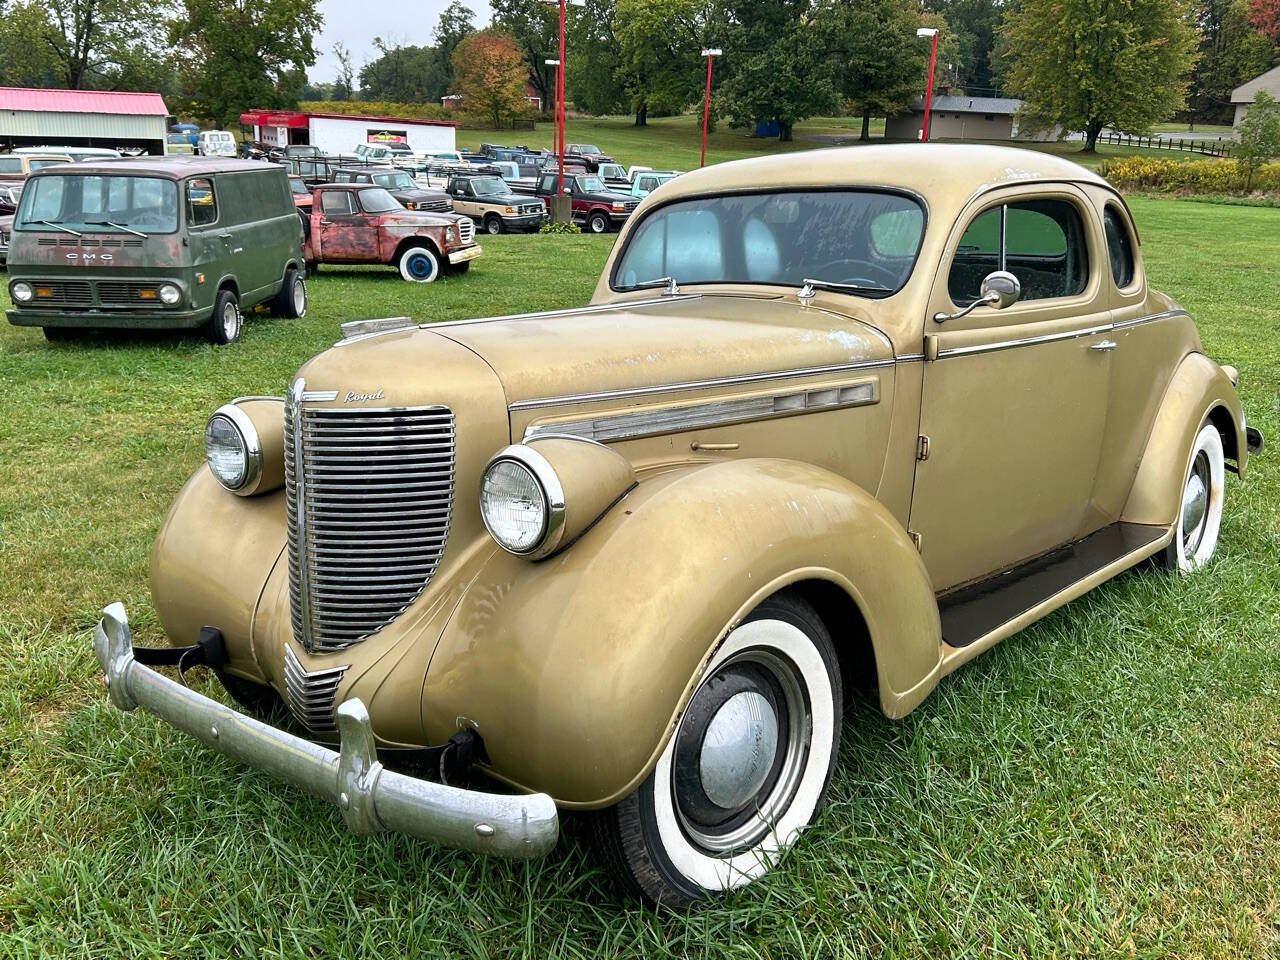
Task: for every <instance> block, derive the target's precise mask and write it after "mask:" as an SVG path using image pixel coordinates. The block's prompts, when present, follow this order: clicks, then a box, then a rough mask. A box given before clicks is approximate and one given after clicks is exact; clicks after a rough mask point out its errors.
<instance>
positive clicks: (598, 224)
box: [587, 212, 609, 233]
mask: <svg viewBox="0 0 1280 960" xmlns="http://www.w3.org/2000/svg"><path fill="white" fill-rule="evenodd" d="M587 229H588V230H590V231H591V232H592V233H608V232H609V218H608V217H606V216H605V215H604V214H603V213H599V212H597V213H593V214H592V215H591V216H590V217H589V218H588V219H587Z"/></svg>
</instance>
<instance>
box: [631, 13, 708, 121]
mask: <svg viewBox="0 0 1280 960" xmlns="http://www.w3.org/2000/svg"><path fill="white" fill-rule="evenodd" d="M705 11H706V8H705V5H704V4H703V3H702V2H701V0H618V7H617V12H616V15H615V18H614V33H615V34H616V35H617V37H618V74H619V76H620V77H622V79H623V84H624V86H625V88H626V92H627V96H628V98H629V99H630V101H631V109H632V111H633V112H634V113H635V124H636V126H637V127H643V126H645V125H646V123H647V121H648V115H649V108H650V106H653V105H660V106H662V107H664V108H666V109H668V110H680V109H683V108H684V107H686V106H687V105H688V104H690V103H691V102H693V100H695V99H697V98H698V94H699V91H700V90H701V88H702V82H703V77H704V76H705V74H704V73H703V69H704V67H703V66H702V63H703V61H702V56H701V53H702V49H703V41H702V37H703V35H704V34H705V27H706V24H705V19H704V15H705Z"/></svg>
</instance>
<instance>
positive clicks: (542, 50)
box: [489, 0, 573, 109]
mask: <svg viewBox="0 0 1280 960" xmlns="http://www.w3.org/2000/svg"><path fill="white" fill-rule="evenodd" d="M489 9H490V10H492V11H493V25H494V27H497V28H500V29H501V30H503V31H504V32H505V33H507V34H509V35H510V36H511V37H512V39H514V40H515V42H516V46H517V47H518V48H519V49H520V52H521V54H522V55H523V57H524V64H525V70H526V71H527V72H528V77H529V84H530V85H531V86H532V87H533V88H534V89H535V90H537V91H538V95H539V96H540V97H542V103H543V106H544V107H546V108H547V109H550V107H551V105H552V104H553V103H554V102H555V91H556V68H555V67H549V66H547V64H546V63H544V62H543V61H545V60H547V59H548V58H550V59H555V58H556V57H557V56H558V55H559V51H560V8H559V7H558V6H556V5H555V4H551V3H544V2H543V0H490V2H489ZM566 19H567V18H566ZM566 33H567V23H566ZM565 59H566V60H569V61H570V63H572V59H573V57H572V55H571V54H566V56H565ZM567 79H568V78H567V76H566V80H567ZM566 86H567V83H566Z"/></svg>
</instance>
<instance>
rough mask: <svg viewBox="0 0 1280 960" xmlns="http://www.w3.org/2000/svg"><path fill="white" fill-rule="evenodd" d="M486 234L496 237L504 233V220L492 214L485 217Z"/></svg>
mask: <svg viewBox="0 0 1280 960" xmlns="http://www.w3.org/2000/svg"><path fill="white" fill-rule="evenodd" d="M484 232H485V233H487V234H490V235H491V236H495V237H496V236H497V235H498V234H500V233H502V218H501V217H500V216H498V215H497V214H496V213H491V214H489V215H488V216H487V217H485V218H484Z"/></svg>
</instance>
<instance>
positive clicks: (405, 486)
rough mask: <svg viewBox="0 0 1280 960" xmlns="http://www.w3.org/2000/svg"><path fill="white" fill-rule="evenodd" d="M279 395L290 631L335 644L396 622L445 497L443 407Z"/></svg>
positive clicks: (429, 551) (450, 427)
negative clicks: (322, 404)
mask: <svg viewBox="0 0 1280 960" xmlns="http://www.w3.org/2000/svg"><path fill="white" fill-rule="evenodd" d="M303 386H304V385H303V381H302V380H297V381H295V382H294V384H293V387H292V388H291V389H290V392H289V396H288V397H287V398H286V402H285V429H284V436H285V504H286V511H287V516H288V535H289V592H290V603H291V607H292V619H293V635H294V638H295V639H296V640H297V641H298V642H299V643H300V644H302V646H303V647H304V648H305V649H306V650H308V651H311V652H326V651H333V650H341V649H342V648H343V647H347V646H350V645H351V644H353V643H358V642H360V641H361V640H363V639H365V638H366V637H368V636H369V635H370V634H373V633H375V632H377V631H378V630H380V629H381V628H382V627H384V626H386V625H387V624H388V623H390V622H391V621H392V620H394V619H395V618H396V617H397V616H398V615H399V614H400V613H401V612H402V611H403V610H404V609H405V608H406V607H407V606H409V604H410V603H412V602H413V601H414V599H415V598H416V597H417V596H418V594H420V593H421V592H422V590H423V588H424V587H425V586H426V585H427V583H428V582H429V581H430V580H431V576H432V574H434V573H435V569H436V564H437V563H438V562H439V560H440V554H441V553H442V552H443V551H444V544H445V538H446V536H447V535H448V531H449V517H450V511H451V509H452V504H453V478H454V420H453V412H452V411H451V410H449V409H448V408H447V407H441V406H425V407H401V408H378V409H371V408H361V407H357V408H353V409H350V410H340V409H332V408H320V409H309V408H307V407H306V406H305V401H306V399H307V395H306V393H305V391H304V389H303Z"/></svg>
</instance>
